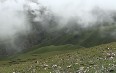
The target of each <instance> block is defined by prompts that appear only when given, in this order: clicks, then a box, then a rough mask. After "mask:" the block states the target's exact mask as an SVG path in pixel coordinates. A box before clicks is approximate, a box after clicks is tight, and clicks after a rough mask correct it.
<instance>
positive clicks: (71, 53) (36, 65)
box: [0, 42, 116, 73]
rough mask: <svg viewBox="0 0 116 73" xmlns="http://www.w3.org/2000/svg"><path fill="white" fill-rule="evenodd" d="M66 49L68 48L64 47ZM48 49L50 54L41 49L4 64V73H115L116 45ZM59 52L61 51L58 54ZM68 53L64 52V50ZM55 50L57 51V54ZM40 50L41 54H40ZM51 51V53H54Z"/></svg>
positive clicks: (2, 65) (13, 58)
mask: <svg viewBox="0 0 116 73" xmlns="http://www.w3.org/2000/svg"><path fill="white" fill-rule="evenodd" d="M64 46H65V47H64ZM64 46H63V45H62V46H53V45H52V46H47V47H43V48H42V49H41V51H42V50H43V51H45V50H44V49H46V48H47V50H49V52H46V53H44V52H40V49H39V48H38V49H35V51H30V52H28V53H25V54H21V55H18V56H15V57H12V58H11V59H9V60H5V61H0V72H1V73H10V72H11V73H13V72H16V73H17V72H21V73H22V72H25V73H31V72H33V73H34V72H35V73H50V72H51V73H57V72H61V73H62V72H65V73H70V72H72V73H76V72H77V73H79V72H85V73H95V72H97V73H115V72H116V55H115V54H116V43H115V42H113V43H109V44H103V45H100V46H95V47H91V48H80V49H79V48H77V49H73V47H72V49H73V50H67V49H66V46H68V47H69V46H71V45H64ZM56 48H59V49H60V50H57V49H56ZM61 48H62V49H64V50H65V51H63V50H62V49H61ZM53 49H55V50H56V51H55V50H54V51H53ZM37 50H38V51H37ZM50 50H51V51H50Z"/></svg>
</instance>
